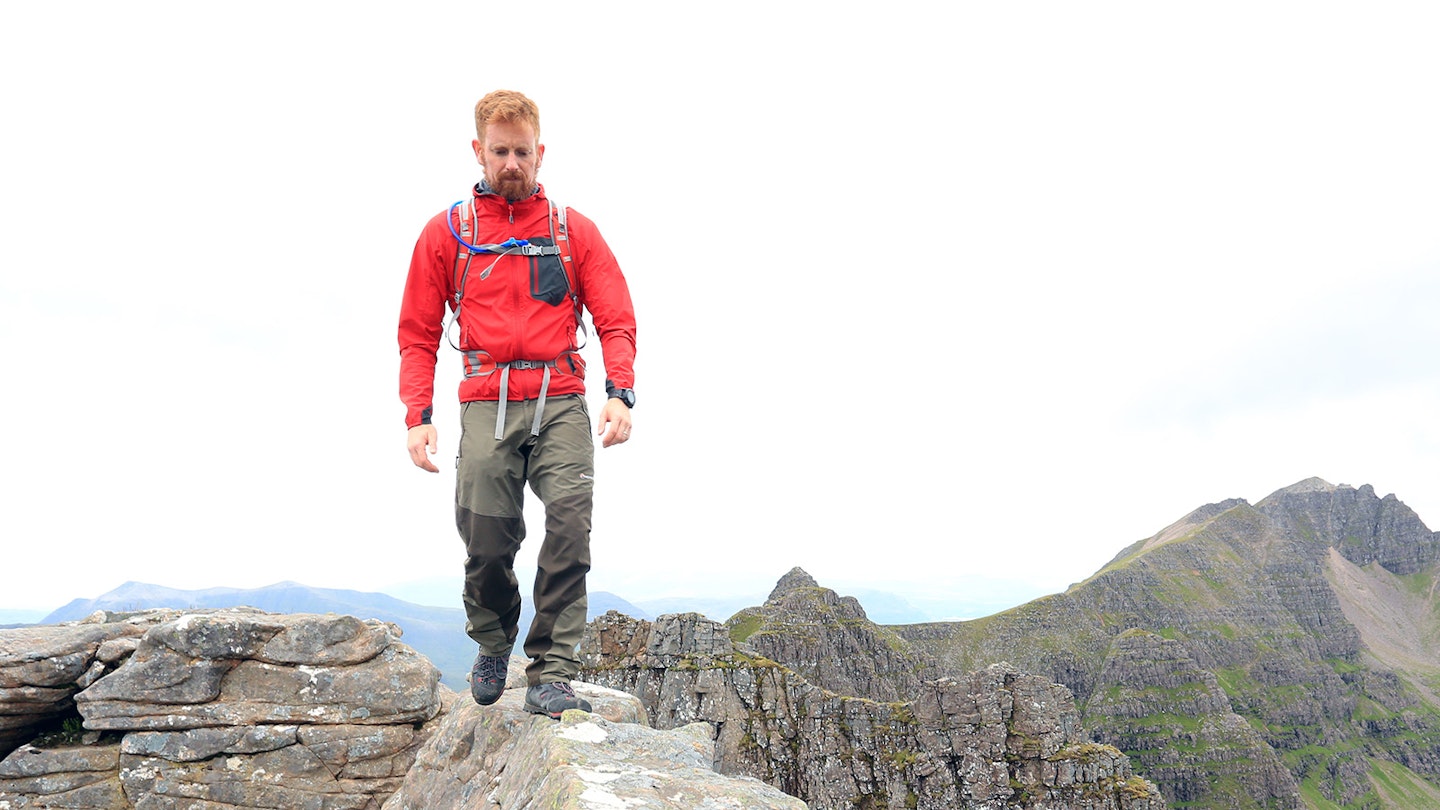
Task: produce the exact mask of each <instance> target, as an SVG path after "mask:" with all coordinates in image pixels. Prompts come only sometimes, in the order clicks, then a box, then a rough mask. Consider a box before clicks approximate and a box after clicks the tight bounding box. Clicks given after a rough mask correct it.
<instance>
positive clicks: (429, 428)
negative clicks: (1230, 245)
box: [405, 425, 440, 473]
mask: <svg viewBox="0 0 1440 810" xmlns="http://www.w3.org/2000/svg"><path fill="white" fill-rule="evenodd" d="M436 441H437V440H436V438H435V426H434V425H416V426H415V427H413V428H410V433H409V435H408V436H406V437H405V446H406V449H408V450H409V451H410V460H411V461H413V462H415V466H416V467H419V468H420V469H422V470H425V471H427V472H433V473H438V472H440V468H439V467H436V466H435V464H434V463H433V462H432V461H430V456H433V455H435V451H436V449H438V448H437V445H436Z"/></svg>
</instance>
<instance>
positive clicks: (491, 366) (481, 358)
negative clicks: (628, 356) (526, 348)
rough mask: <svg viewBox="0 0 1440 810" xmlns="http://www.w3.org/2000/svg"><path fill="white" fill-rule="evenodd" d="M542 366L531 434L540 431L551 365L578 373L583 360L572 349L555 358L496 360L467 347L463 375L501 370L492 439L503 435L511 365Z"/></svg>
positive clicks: (478, 374)
mask: <svg viewBox="0 0 1440 810" xmlns="http://www.w3.org/2000/svg"><path fill="white" fill-rule="evenodd" d="M512 368H518V369H522V370H523V369H536V368H538V369H542V370H543V371H544V372H545V373H544V376H542V377H541V378H540V397H539V400H538V401H537V402H536V403H535V419H534V420H533V421H531V423H530V435H531V436H539V435H540V419H541V417H542V416H544V415H545V396H546V394H548V393H549V391H550V369H559V370H561V372H562V373H566V374H574V375H575V376H577V377H581V378H583V377H584V376H585V361H584V360H583V359H581V357H580V355H579V354H577V353H575V352H565V353H564V354H562V355H560V356H559V357H557V358H555V359H554V360H510V361H508V362H505V363H497V362H495V359H494V358H493V357H491V356H490V354H489V353H488V352H482V351H467V352H465V376H466V377H467V378H468V377H486V376H489V375H491V374H494V373H495V370H496V369H499V370H500V403H499V408H498V412H497V413H496V415H495V440H496V441H500V440H501V439H503V438H505V404H506V403H507V402H509V401H510V369H512Z"/></svg>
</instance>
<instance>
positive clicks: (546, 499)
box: [399, 90, 635, 718]
mask: <svg viewBox="0 0 1440 810" xmlns="http://www.w3.org/2000/svg"><path fill="white" fill-rule="evenodd" d="M475 134H476V138H475V140H474V141H473V143H472V146H473V148H474V150H475V158H476V159H477V160H478V161H479V163H480V165H481V167H483V170H484V172H483V174H484V179H483V180H481V182H479V183H477V184H476V185H475V187H474V189H473V191H472V193H471V194H469V195H467V199H464V200H461V201H460V202H457V203H455V204H454V205H453V206H451V207H450V209H449V210H447V211H442V212H441V213H439V214H437V215H436V216H435V217H434V218H432V219H431V220H430V221H429V222H428V223H427V224H426V225H425V228H424V230H422V231H421V233H420V238H419V239H418V240H417V241H416V243H415V252H414V255H413V256H412V257H411V259H410V271H409V275H408V276H407V278H406V280H405V294H404V300H403V302H402V304H401V308H400V329H399V340H400V399H401V401H402V402H404V404H405V426H406V428H407V429H408V430H409V434H408V437H407V440H406V445H407V448H408V450H409V452H410V459H411V461H413V462H414V463H415V465H416V466H417V467H420V468H421V469H423V470H427V471H429V472H438V471H439V470H438V469H437V468H436V467H435V464H434V463H433V462H432V461H431V460H430V458H429V457H430V456H431V455H434V453H435V451H436V432H435V426H434V425H432V424H431V422H430V417H431V406H432V396H433V392H434V387H435V361H436V351H437V350H438V348H439V344H440V341H441V339H442V337H443V338H444V339H445V340H446V341H447V342H449V343H450V344H451V345H452V346H453V347H454V348H456V349H459V350H460V352H461V355H462V363H463V365H464V370H465V378H464V380H463V381H462V382H461V383H460V413H461V416H460V427H461V431H460V451H459V455H458V457H457V458H456V482H455V525H456V527H457V528H458V529H459V532H460V537H461V539H462V540H463V541H464V543H465V552H466V555H467V557H466V562H465V588H464V595H463V602H464V607H465V615H466V624H465V630H466V632H467V633H468V634H469V635H470V637H471V638H472V639H474V640H475V643H476V644H478V645H479V647H480V649H479V652H478V654H477V655H476V657H475V665H474V667H473V668H472V669H471V672H470V694H471V696H472V697H474V699H475V702H476V703H478V704H480V705H482V706H487V705H490V704H492V703H494V702H495V701H497V700H499V699H500V695H501V693H502V692H504V691H505V677H506V671H507V668H508V664H509V658H510V654H511V651H512V650H513V648H514V646H515V640H516V636H517V634H518V632H519V630H518V625H519V620H520V602H521V597H520V590H519V583H518V582H517V580H516V578H515V571H514V563H515V555H516V552H517V551H518V550H519V548H520V542H521V541H522V540H523V539H524V538H525V520H524V516H523V514H522V512H521V504H522V501H523V498H524V488H525V485H526V484H527V483H528V484H529V485H530V488H531V490H532V491H534V493H535V495H536V496H537V497H538V498H539V499H540V501H541V503H543V504H544V506H545V539H544V542H543V543H542V545H541V546H540V554H539V564H538V571H537V572H536V575H535V588H534V600H535V601H534V603H533V604H534V608H535V617H534V619H533V620H532V622H531V625H530V632H529V634H528V635H527V637H526V638H525V642H524V647H523V649H524V652H525V654H526V655H527V656H528V657H529V658H530V662H529V664H528V665H527V666H526V669H525V675H526V682H527V685H528V688H527V690H526V692H525V709H526V710H527V711H531V712H535V713H537V714H547V715H549V716H551V717H556V718H558V717H559V716H560V713H561V712H562V711H564V710H565V709H575V708H578V709H584V710H586V711H589V709H590V704H589V702H587V701H585V700H584V699H582V698H579V697H577V696H576V695H575V692H574V690H573V689H572V688H571V686H570V681H571V679H572V678H574V677H575V675H576V674H577V673H578V672H579V669H580V662H579V658H578V657H577V654H576V646H577V645H578V644H579V643H580V636H581V633H582V632H583V631H584V628H585V622H586V608H587V603H586V590H585V575H586V573H587V572H588V571H589V570H590V516H591V504H592V494H593V487H594V471H595V446H594V439H593V438H592V437H591V434H590V421H589V411H588V409H587V407H586V402H585V363H584V361H583V360H582V359H581V356H580V353H579V350H580V348H582V347H583V345H584V339H585V337H586V336H588V332H589V330H587V329H585V327H584V323H583V321H582V320H581V313H582V309H583V310H588V311H589V312H590V317H591V321H592V323H593V326H594V331H595V334H596V336H597V337H598V339H599V341H600V348H601V352H602V356H603V358H604V363H605V391H606V393H607V394H608V395H609V396H608V399H606V401H605V405H604V407H603V408H602V409H601V411H600V415H599V418H598V419H597V420H596V430H595V435H597V436H599V437H600V443H601V445H602V446H604V447H613V446H615V445H620V444H624V443H625V442H627V441H629V440H630V431H631V419H630V411H631V408H633V407H635V392H634V385H635V379H634V371H633V366H634V361H635V311H634V308H633V306H632V305H631V302H630V291H629V288H628V286H627V285H626V283H625V277H624V275H623V274H622V273H621V271H620V266H619V264H617V263H616V261H615V257H614V255H613V254H612V253H611V252H610V248H609V246H607V245H606V244H605V240H604V239H603V238H602V237H601V236H600V231H599V230H597V229H596V227H595V225H594V223H592V222H591V221H590V220H588V219H586V218H585V217H583V216H581V215H580V214H579V213H578V212H576V211H575V210H573V209H567V208H565V207H564V206H562V205H559V204H557V203H555V202H554V201H553V200H551V199H550V198H549V197H547V196H546V194H545V189H544V187H543V186H541V185H540V184H539V183H538V182H537V180H536V175H537V173H538V172H539V170H540V164H541V161H542V159H543V158H544V157H545V145H544V144H542V143H541V142H540V112H539V109H538V108H537V107H536V105H535V103H534V102H533V101H531V100H530V99H529V98H526V97H525V96H524V95H523V94H521V93H517V92H513V91H509V90H497V91H495V92H493V93H490V94H489V95H487V96H485V97H484V98H482V99H480V101H479V103H478V104H476V105H475ZM447 306H448V307H449V310H450V312H449V314H448V315H447V314H446V308H447Z"/></svg>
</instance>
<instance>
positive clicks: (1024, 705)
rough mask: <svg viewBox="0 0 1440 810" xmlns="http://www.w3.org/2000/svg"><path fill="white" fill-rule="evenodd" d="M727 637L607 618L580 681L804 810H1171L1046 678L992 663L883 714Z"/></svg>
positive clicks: (689, 621) (699, 622)
mask: <svg viewBox="0 0 1440 810" xmlns="http://www.w3.org/2000/svg"><path fill="white" fill-rule="evenodd" d="M797 579H798V578H797ZM801 587H804V588H808V587H811V586H808V585H804V586H801ZM781 596H782V597H783V594H781ZM725 636H726V634H725V632H724V628H723V626H721V625H719V624H718V623H716V622H713V621H711V620H709V619H706V618H704V617H702V616H700V615H698V614H684V615H678V616H661V617H660V618H659V619H657V620H656V621H655V622H653V623H651V622H645V621H641V620H638V619H633V618H630V617H628V616H622V615H620V614H618V613H610V614H606V615H605V616H602V617H600V618H598V619H596V620H595V621H593V622H591V623H590V625H589V626H588V627H587V630H586V633H585V637H584V639H583V640H582V642H581V645H580V654H581V662H582V669H581V673H582V676H583V677H584V678H585V680H586V681H590V682H594V683H600V684H603V685H605V686H609V687H612V688H615V689H619V690H622V691H624V692H627V693H630V694H632V695H635V696H637V697H638V698H639V699H640V700H641V702H643V703H644V704H645V710H646V713H647V714H648V715H649V716H650V718H651V722H652V723H653V724H654V726H655V727H656V728H661V729H675V728H680V727H684V726H688V725H690V724H693V723H696V722H705V723H709V724H710V725H712V726H714V727H715V728H716V730H717V731H716V750H715V762H716V768H717V769H718V770H719V771H721V772H722V773H726V774H732V775H742V776H750V777H754V778H757V779H760V780H763V781H764V782H766V783H768V784H770V785H773V786H775V787H777V788H779V789H781V790H783V791H784V792H785V793H787V794H789V795H792V796H797V797H800V798H801V799H803V800H805V801H806V802H807V803H808V804H809V806H811V807H812V808H818V809H821V810H831V809H832V808H833V810H851V808H855V807H877V808H879V807H905V808H915V810H957V809H958V808H1000V807H1014V808H1059V807H1085V808H1091V810H1120V809H1121V808H1123V809H1124V810H1158V808H1162V807H1164V806H1165V803H1164V801H1163V800H1162V799H1161V798H1160V795H1159V793H1158V792H1157V791H1156V790H1155V787H1154V786H1153V785H1151V784H1150V783H1148V782H1146V781H1145V780H1143V779H1140V778H1138V777H1136V776H1135V775H1134V773H1133V772H1132V771H1131V769H1130V763H1129V761H1128V760H1127V759H1126V757H1125V755H1124V754H1122V753H1121V752H1120V751H1119V750H1117V749H1115V748H1113V747H1111V746H1106V745H1098V744H1096V743H1093V742H1091V741H1090V740H1089V739H1088V738H1087V737H1085V736H1084V735H1083V734H1082V733H1081V732H1080V726H1079V715H1078V713H1077V711H1076V708H1075V705H1074V702H1073V699H1072V697H1071V695H1070V692H1069V690H1067V689H1065V688H1064V687H1062V686H1059V685H1058V684H1055V683H1053V682H1051V681H1048V680H1046V679H1043V678H1039V677H1036V676H1029V675H1025V674H1023V673H1020V672H1018V671H1016V670H1015V669H1014V668H1013V667H1010V666H1008V665H1005V664H997V665H994V666H992V667H989V668H986V669H985V670H983V671H980V672H976V673H972V674H971V675H969V676H967V677H965V678H962V679H942V680H939V681H930V682H924V683H922V684H921V685H920V687H919V688H918V690H917V694H916V695H915V697H914V699H913V700H910V701H898V702H880V701H874V700H868V699H864V698H856V697H848V696H843V695H839V694H836V693H834V692H831V691H829V690H826V689H822V688H820V687H818V686H815V685H813V684H811V683H809V682H808V681H806V680H805V679H804V678H802V677H800V676H799V675H797V674H796V673H795V672H794V671H793V670H791V669H789V668H787V667H784V666H781V665H779V664H777V663H776V662H774V661H772V660H770V659H767V658H765V657H763V656H760V655H759V654H757V653H756V652H755V651H754V650H752V649H750V648H748V647H747V646H745V645H737V644H734V643H733V642H729V641H728V640H727V639H726V637H725Z"/></svg>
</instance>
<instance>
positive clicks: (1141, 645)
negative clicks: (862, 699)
mask: <svg viewBox="0 0 1440 810" xmlns="http://www.w3.org/2000/svg"><path fill="white" fill-rule="evenodd" d="M889 629H890V630H893V631H895V632H896V633H898V634H899V636H900V637H901V638H903V639H904V640H905V642H906V643H907V646H906V649H907V650H908V652H909V653H910V654H911V655H916V656H919V657H922V658H928V659H929V661H930V662H931V665H932V666H934V667H935V668H936V669H937V670H938V671H939V672H941V673H942V674H958V673H965V672H970V671H972V670H975V669H978V668H980V667H983V666H986V665H988V664H990V663H992V662H995V661H1007V662H1009V663H1011V664H1013V665H1014V666H1016V667H1018V668H1020V669H1022V670H1024V671H1027V672H1031V673H1035V674H1037V675H1042V676H1045V677H1049V678H1051V679H1053V680H1055V681H1056V682H1058V683H1061V684H1064V685H1065V686H1067V687H1069V688H1070V689H1071V690H1072V691H1073V692H1074V694H1075V699H1076V703H1077V704H1078V705H1079V706H1080V707H1081V709H1082V722H1083V724H1084V725H1085V727H1086V729H1087V730H1089V731H1090V732H1091V733H1092V734H1095V736H1096V739H1097V740H1098V741H1100V742H1103V743H1108V744H1112V745H1114V746H1116V747H1118V748H1120V749H1121V750H1123V751H1126V752H1127V753H1128V754H1130V756H1131V758H1132V760H1133V761H1134V763H1135V767H1136V770H1137V771H1138V772H1140V773H1141V774H1143V775H1144V776H1146V777H1147V778H1149V779H1151V780H1152V781H1154V782H1155V784H1156V785H1157V786H1158V787H1159V788H1160V790H1161V792H1162V793H1164V794H1165V795H1166V797H1167V798H1168V799H1169V800H1170V801H1171V802H1172V804H1173V805H1174V806H1176V807H1195V808H1201V807H1204V808H1219V807H1225V808H1236V810H1244V809H1245V808H1255V809H1256V810H1261V809H1262V808H1263V810H1274V809H1276V808H1312V809H1313V810H1319V809H1320V808H1324V809H1325V810H1335V809H1336V808H1347V809H1349V810H1361V809H1362V808H1363V809H1364V810H1380V809H1381V808H1385V809H1393V810H1402V809H1404V810H1409V808H1434V807H1440V533H1437V532H1431V531H1430V530H1429V529H1427V528H1426V527H1425V525H1424V524H1423V523H1422V522H1421V521H1420V518H1419V517H1418V516H1417V515H1416V514H1415V513H1414V512H1413V511H1412V510H1411V509H1410V508H1409V507H1407V506H1406V505H1405V504H1404V503H1402V502H1400V501H1399V500H1398V499H1396V497H1395V496H1394V495H1387V496H1385V497H1384V498H1381V497H1379V496H1377V495H1376V494H1375V491H1374V489H1373V488H1371V487H1370V486H1369V485H1366V486H1362V487H1360V488H1359V489H1356V488H1353V487H1349V486H1344V485H1341V486H1334V485H1331V484H1328V483H1326V482H1325V481H1322V480H1320V479H1318V478H1312V479H1307V480H1305V481H1301V482H1299V483H1297V484H1295V485H1293V486H1290V487H1287V488H1285V489H1282V490H1280V491H1278V492H1275V493H1273V494H1271V495H1270V496H1268V497H1266V498H1264V499H1263V500H1261V501H1260V502H1258V503H1256V504H1254V505H1252V504H1250V503H1248V502H1246V501H1245V500H1242V499H1238V498H1236V499H1231V500H1227V501H1222V502H1219V503H1213V504H1210V505H1207V506H1202V507H1200V508H1199V509H1196V510H1195V511H1193V512H1191V513H1190V514H1189V515H1187V516H1185V517H1184V518H1181V519H1180V520H1178V521H1176V522H1175V523H1174V524H1172V525H1171V526H1169V527H1166V528H1165V529H1163V530H1162V531H1160V532H1159V533H1157V534H1156V535H1154V536H1153V537H1150V538H1147V539H1145V540H1142V541H1139V542H1137V543H1134V544H1133V545H1131V546H1130V547H1129V548H1126V549H1125V550H1123V551H1122V552H1121V553H1120V554H1119V555H1118V556H1117V557H1116V558H1115V559H1114V560H1112V561H1111V562H1110V563H1109V564H1108V565H1106V566H1105V567H1104V568H1103V569H1101V570H1100V571H1099V572H1097V573H1096V574H1095V575H1094V576H1092V577H1090V578H1089V579H1087V580H1085V581H1083V582H1080V583H1077V584H1075V585H1072V586H1071V587H1070V588H1069V589H1068V590H1066V591H1065V592H1064V593H1060V594H1054V595H1051V596H1046V597H1042V598H1040V599H1036V600H1034V601H1031V602H1028V603H1026V604H1024V605H1020V606H1019V607H1016V608H1013V609H1011V610H1007V611H1004V612H1002V613H998V614H995V615H993V616H988V617H986V618H983V619H977V620H974V621H967V622H954V623H934V624H924V625H908V626H896V627H891V628H889ZM781 663H785V662H784V661H783V660H782V661H781Z"/></svg>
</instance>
